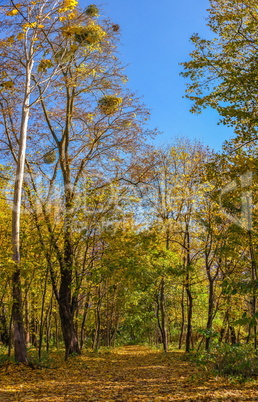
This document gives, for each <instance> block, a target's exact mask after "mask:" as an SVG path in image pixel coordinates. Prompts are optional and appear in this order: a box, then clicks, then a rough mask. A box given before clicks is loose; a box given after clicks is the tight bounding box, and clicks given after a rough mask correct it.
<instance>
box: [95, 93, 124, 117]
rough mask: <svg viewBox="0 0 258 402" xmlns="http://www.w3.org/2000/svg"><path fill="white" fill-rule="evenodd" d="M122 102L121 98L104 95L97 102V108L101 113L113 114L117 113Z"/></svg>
mask: <svg viewBox="0 0 258 402" xmlns="http://www.w3.org/2000/svg"><path fill="white" fill-rule="evenodd" d="M122 102H123V98H119V97H117V96H115V95H105V96H103V98H101V99H100V100H99V101H98V106H99V109H100V111H101V113H104V114H113V113H115V112H117V111H118V109H119V106H120V105H121V104H122Z"/></svg>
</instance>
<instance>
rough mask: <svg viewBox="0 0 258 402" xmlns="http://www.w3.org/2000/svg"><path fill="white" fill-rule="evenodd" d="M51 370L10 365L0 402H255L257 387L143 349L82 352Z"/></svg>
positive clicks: (3, 372) (1, 381) (1, 379)
mask: <svg viewBox="0 0 258 402" xmlns="http://www.w3.org/2000/svg"><path fill="white" fill-rule="evenodd" d="M56 365H57V366H56V368H53V369H44V368H43V369H35V370H32V369H31V368H29V367H24V366H23V365H20V366H17V365H15V366H14V365H10V366H5V367H2V368H1V369H0V401H1V402H6V401H8V402H16V401H17V402H18V401H26V402H30V401H41V402H43V401H44V402H84V401H85V402H104V401H105V402H113V401H116V402H136V401H139V402H140V401H142V402H159V401H167V402H168V401H182V402H183V401H184V402H186V401H211V402H212V401H214V402H215V401H216V402H217V401H227V402H235V401H239V402H245V401H258V386H257V385H258V383H257V382H255V381H251V382H246V383H244V384H238V383H230V382H229V381H227V380H225V379H221V378H215V377H210V378H209V377H208V376H205V375H204V372H200V371H199V369H198V368H196V367H194V366H193V365H191V364H190V363H188V362H185V361H183V360H182V353H180V352H169V353H167V354H164V353H161V352H159V351H156V350H153V349H150V348H148V347H144V346H126V347H122V348H116V349H114V350H112V351H106V352H102V353H99V354H96V353H87V354H84V355H83V356H79V357H76V358H72V359H70V360H69V361H68V362H61V360H60V361H59V360H58V361H57V362H56Z"/></svg>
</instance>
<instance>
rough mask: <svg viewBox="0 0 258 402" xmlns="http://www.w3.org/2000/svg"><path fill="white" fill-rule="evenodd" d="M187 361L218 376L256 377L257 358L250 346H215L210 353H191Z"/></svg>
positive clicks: (257, 372)
mask: <svg viewBox="0 0 258 402" xmlns="http://www.w3.org/2000/svg"><path fill="white" fill-rule="evenodd" d="M187 360H190V361H192V362H194V363H197V364H198V365H200V366H204V367H205V369H206V370H207V369H208V370H210V371H211V372H212V371H213V372H215V373H216V374H219V375H227V376H234V377H238V378H248V377H252V376H256V375H258V357H257V354H256V352H255V350H254V348H253V346H252V345H239V344H236V345H230V344H227V343H225V344H222V345H217V346H216V347H215V348H214V349H213V350H212V351H211V352H209V353H208V352H204V351H203V352H197V353H191V354H190V355H188V356H187Z"/></svg>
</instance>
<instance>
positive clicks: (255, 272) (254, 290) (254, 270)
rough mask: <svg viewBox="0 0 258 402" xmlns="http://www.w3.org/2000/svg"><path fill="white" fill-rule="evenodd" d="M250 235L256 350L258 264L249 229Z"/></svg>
mask: <svg viewBox="0 0 258 402" xmlns="http://www.w3.org/2000/svg"><path fill="white" fill-rule="evenodd" d="M248 236H249V249H250V257H251V269H252V282H253V295H252V315H253V320H254V325H253V329H254V348H255V350H256V349H257V322H256V304H257V300H256V288H255V286H254V284H255V281H256V280H257V265H256V258H255V252H254V247H253V238H252V233H251V231H250V230H249V232H248Z"/></svg>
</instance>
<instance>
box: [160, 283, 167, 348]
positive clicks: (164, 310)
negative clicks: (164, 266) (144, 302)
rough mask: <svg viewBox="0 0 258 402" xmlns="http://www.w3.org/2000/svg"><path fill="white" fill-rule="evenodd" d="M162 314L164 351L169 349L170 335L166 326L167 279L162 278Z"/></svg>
mask: <svg viewBox="0 0 258 402" xmlns="http://www.w3.org/2000/svg"><path fill="white" fill-rule="evenodd" d="M160 314H161V328H162V332H161V335H162V343H163V349H164V352H167V351H168V336H167V328H166V309H165V280H164V278H162V280H161V284H160Z"/></svg>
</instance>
